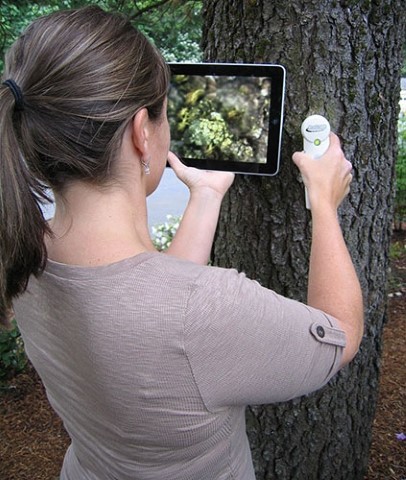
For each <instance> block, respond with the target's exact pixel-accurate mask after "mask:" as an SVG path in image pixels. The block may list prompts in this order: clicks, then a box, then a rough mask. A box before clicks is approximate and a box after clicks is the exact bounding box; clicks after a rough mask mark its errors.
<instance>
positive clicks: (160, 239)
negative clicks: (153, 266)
mask: <svg viewBox="0 0 406 480" xmlns="http://www.w3.org/2000/svg"><path fill="white" fill-rule="evenodd" d="M181 218H182V217H174V216H173V215H167V216H166V220H167V221H166V222H165V223H162V224H160V225H155V226H153V227H152V241H153V243H154V245H155V248H157V249H158V250H159V251H163V250H166V249H167V248H168V247H169V246H170V244H171V243H172V240H173V237H174V236H175V233H176V231H177V230H178V228H179V223H180V221H181Z"/></svg>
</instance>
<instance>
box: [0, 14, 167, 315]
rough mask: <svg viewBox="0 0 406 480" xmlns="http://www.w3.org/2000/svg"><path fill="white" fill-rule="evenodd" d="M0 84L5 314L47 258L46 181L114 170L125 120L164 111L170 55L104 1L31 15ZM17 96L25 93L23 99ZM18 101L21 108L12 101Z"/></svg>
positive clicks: (0, 273) (58, 182) (100, 176)
mask: <svg viewBox="0 0 406 480" xmlns="http://www.w3.org/2000/svg"><path fill="white" fill-rule="evenodd" d="M5 79H12V80H13V81H14V82H15V84H16V85H17V86H18V87H19V88H20V89H21V92H22V104H23V108H22V109H21V105H20V103H21V102H18V105H16V98H15V92H14V93H13V91H12V90H13V89H12V88H10V86H9V85H5V84H2V85H1V86H0V132H1V139H0V321H1V322H3V323H5V319H6V316H7V312H8V310H9V309H10V307H11V301H12V298H13V297H15V296H17V295H19V294H20V293H22V292H23V291H24V290H25V288H26V286H27V282H28V279H29V276H30V275H31V274H34V275H39V274H40V273H41V272H42V271H43V269H44V266H45V263H46V248H45V244H44V235H45V233H47V232H48V233H50V232H49V229H48V226H47V223H46V222H45V220H44V217H43V215H42V212H41V206H40V203H41V201H42V200H44V199H46V195H45V191H46V190H45V189H46V188H47V187H50V188H52V189H53V190H54V191H56V192H61V191H63V188H64V186H66V184H67V182H71V181H74V180H84V181H88V182H92V183H95V184H98V185H102V184H104V183H105V182H107V181H109V180H111V178H112V174H113V172H114V168H112V167H113V164H112V161H113V160H114V157H115V154H116V152H117V149H118V148H119V146H120V142H121V138H122V134H123V132H124V129H125V127H126V126H127V124H128V122H129V121H130V120H131V118H133V116H134V115H135V113H136V112H137V111H138V110H139V109H141V108H144V107H145V108H147V110H148V113H149V116H150V118H151V119H152V120H158V119H159V118H161V114H162V108H163V103H164V99H165V96H166V94H167V90H168V84H169V73H168V68H167V65H166V64H165V62H164V60H163V58H162V57H161V55H160V54H159V52H158V51H157V50H156V48H155V47H154V46H153V45H152V44H151V43H150V42H149V41H148V40H147V39H146V38H145V37H144V36H143V35H142V34H141V33H140V32H139V31H138V30H136V29H135V28H134V27H133V26H132V25H131V24H130V23H129V22H128V21H127V20H126V19H125V18H124V17H122V16H121V15H118V14H111V13H106V12H104V11H103V10H101V9H100V8H99V7H95V6H92V7H86V8H82V9H78V10H70V11H61V12H56V13H53V14H51V15H48V16H46V17H43V18H39V19H38V20H36V21H34V22H33V23H32V24H31V25H30V26H29V27H28V28H27V29H26V31H25V32H24V33H23V34H22V35H21V37H20V38H19V39H18V40H17V41H16V42H15V43H14V45H13V46H12V47H11V48H10V50H9V51H8V53H7V54H6V58H5V70H4V75H3V80H5ZM17 100H19V99H17ZM16 106H18V107H19V108H16Z"/></svg>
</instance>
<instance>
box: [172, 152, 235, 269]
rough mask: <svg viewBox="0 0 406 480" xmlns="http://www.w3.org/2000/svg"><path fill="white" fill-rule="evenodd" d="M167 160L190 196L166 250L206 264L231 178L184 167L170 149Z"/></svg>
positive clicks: (226, 173) (224, 173)
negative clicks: (187, 189)
mask: <svg viewBox="0 0 406 480" xmlns="http://www.w3.org/2000/svg"><path fill="white" fill-rule="evenodd" d="M168 161H169V164H170V166H171V167H172V168H173V170H174V171H175V173H176V175H177V177H178V178H179V179H180V180H181V181H182V182H183V183H184V184H185V185H186V186H187V187H188V188H189V190H190V199H189V203H188V205H187V207H186V210H185V212H184V214H183V217H182V221H181V222H180V225H179V228H178V231H177V232H176V235H175V236H174V238H173V240H172V243H171V245H170V247H169V248H168V250H167V253H169V254H170V255H174V256H176V257H179V258H183V259H186V260H190V261H192V262H195V263H199V264H202V265H206V264H207V262H208V261H209V259H210V252H211V247H212V244H213V239H214V234H215V232H216V227H217V222H218V217H219V214H220V207H221V202H222V200H223V197H224V195H225V194H226V192H227V190H228V189H229V188H230V186H231V184H232V183H233V180H234V174H233V173H229V172H207V171H204V170H198V169H197V168H192V167H187V166H186V165H184V164H183V163H182V162H181V161H180V160H179V159H178V158H177V157H176V155H175V154H174V153H172V152H169V154H168Z"/></svg>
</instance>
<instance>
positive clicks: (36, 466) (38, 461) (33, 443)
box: [0, 231, 406, 480]
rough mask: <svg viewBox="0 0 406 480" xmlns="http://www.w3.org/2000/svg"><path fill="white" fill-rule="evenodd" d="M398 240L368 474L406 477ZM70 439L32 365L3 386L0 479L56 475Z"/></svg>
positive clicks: (405, 305)
mask: <svg viewBox="0 0 406 480" xmlns="http://www.w3.org/2000/svg"><path fill="white" fill-rule="evenodd" d="M394 241H395V242H396V243H395V250H396V251H398V252H399V256H398V258H396V259H394V260H393V262H392V267H391V270H392V273H391V281H390V298H389V321H388V323H387V325H386V327H385V329H384V351H383V357H382V369H381V380H380V391H379V392H380V393H379V401H378V408H377V412H376V417H375V421H374V425H373V432H372V436H373V440H372V447H371V452H370V462H369V468H368V474H367V476H366V477H365V480H406V440H403V441H402V440H400V439H398V437H397V435H396V434H401V433H404V434H406V415H405V414H406V391H405V390H406V368H405V365H406V343H405V339H406V251H405V248H406V246H405V241H406V231H403V232H400V233H397V234H395V236H394ZM400 252H403V253H400ZM68 443H69V440H68V438H67V435H66V433H65V431H64V429H63V426H62V424H61V422H60V420H59V419H58V418H57V417H56V415H55V414H54V413H53V412H52V410H51V409H50V407H49V405H48V402H47V399H46V396H45V394H44V390H43V387H42V384H41V382H40V381H39V379H38V377H37V376H36V374H35V372H34V371H33V369H32V368H30V367H29V368H28V369H27V371H26V372H24V373H22V374H20V375H18V376H17V377H16V378H15V379H13V380H12V381H11V382H10V384H9V388H7V389H6V390H3V391H0V479H1V480H54V479H56V478H57V476H58V474H59V471H60V468H61V464H62V459H63V456H64V452H65V450H66V448H67V446H68ZM78 480H79V479H78ZM315 480H316V479H315ZM317 480H323V479H317ZM348 480H351V479H348Z"/></svg>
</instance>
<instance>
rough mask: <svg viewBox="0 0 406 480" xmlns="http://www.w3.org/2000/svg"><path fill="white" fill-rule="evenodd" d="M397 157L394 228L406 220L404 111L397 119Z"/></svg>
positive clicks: (405, 120)
mask: <svg viewBox="0 0 406 480" xmlns="http://www.w3.org/2000/svg"><path fill="white" fill-rule="evenodd" d="M398 142H399V144H398V146H399V150H398V158H397V161H396V198H395V228H401V227H402V224H403V223H404V222H406V113H405V112H401V113H400V115H399V121H398Z"/></svg>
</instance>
